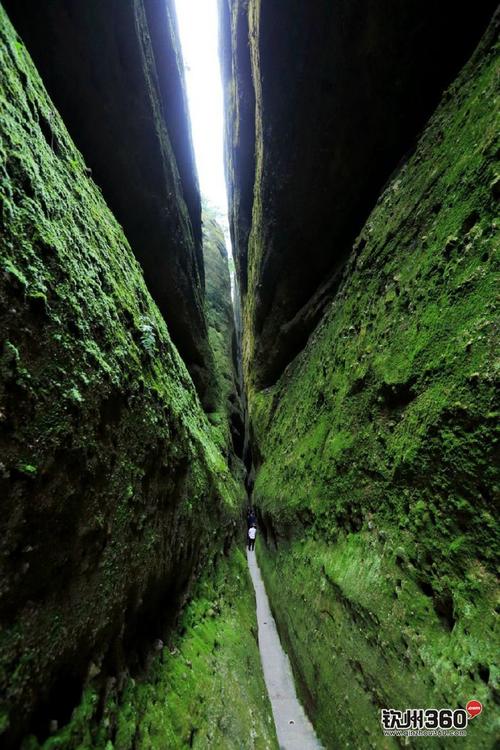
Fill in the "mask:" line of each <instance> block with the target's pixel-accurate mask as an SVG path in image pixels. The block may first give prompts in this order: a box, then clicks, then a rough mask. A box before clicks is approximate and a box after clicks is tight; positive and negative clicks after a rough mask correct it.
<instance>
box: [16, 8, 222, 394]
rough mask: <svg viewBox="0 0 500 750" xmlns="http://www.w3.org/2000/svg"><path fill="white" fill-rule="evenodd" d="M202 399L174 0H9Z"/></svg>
mask: <svg viewBox="0 0 500 750" xmlns="http://www.w3.org/2000/svg"><path fill="white" fill-rule="evenodd" d="M4 5H5V7H6V9H7V11H8V12H9V13H10V14H11V19H12V21H13V23H14V25H15V27H16V29H17V31H18V32H19V33H20V35H21V37H22V39H23V40H24V42H25V43H26V45H27V47H28V49H29V51H30V53H31V55H32V57H33V58H34V61H35V64H36V65H37V67H38V70H39V71H40V74H41V76H42V79H43V81H44V83H45V85H46V86H47V89H48V92H49V94H50V96H51V97H52V99H53V101H54V103H55V105H56V107H57V108H58V110H59V112H60V113H61V115H62V117H63V120H64V122H65V124H66V126H67V128H68V130H69V132H70V133H71V136H72V138H73V139H74V141H75V142H76V145H77V146H78V148H79V149H80V150H81V152H82V153H83V156H84V158H85V161H86V163H87V165H88V167H89V168H90V169H91V174H92V177H93V179H94V180H95V182H96V183H97V184H98V185H99V186H100V187H101V188H102V191H103V195H104V198H105V200H106V202H107V203H108V205H109V206H110V208H111V210H112V211H113V213H114V215H115V216H116V218H117V219H118V221H119V222H120V223H121V225H122V226H123V229H124V231H125V234H126V236H127V239H128V241H129V242H130V245H131V247H132V250H133V251H134V254H135V256H136V258H137V259H138V260H139V262H140V264H141V266H142V268H143V270H144V275H145V280H146V284H147V286H148V289H149V291H150V293H151V295H152V296H153V298H154V300H155V301H156V303H157V305H158V307H159V309H160V311H161V313H162V315H163V317H164V318H165V320H166V322H167V325H168V329H169V332H170V335H171V337H172V339H173V342H174V344H175V345H176V347H177V349H178V351H179V353H180V355H181V357H182V358H183V359H184V362H185V363H186V365H187V367H188V369H189V372H190V374H191V376H192V378H193V380H194V381H195V384H196V386H197V389H198V393H199V394H200V396H201V398H202V400H203V402H204V405H205V406H206V407H207V408H208V409H211V408H213V405H212V404H210V402H209V398H208V395H207V391H208V389H209V387H210V380H211V375H212V357H211V353H210V349H209V346H208V341H207V335H208V334H207V325H206V320H205V316H204V311H203V296H204V271H203V254H202V247H201V204H200V196H199V189H198V180H197V176H196V171H195V167H194V158H193V151H192V145H191V135H190V127H189V119H188V115H187V106H186V96H185V90H184V77H183V70H182V61H181V57H180V50H179V42H178V36H177V29H176V18H175V10H174V4H173V0H108V1H107V2H102V0H88V1H87V0H86V2H83V3H82V2H80V0H51V2H50V3H33V2H30V0H5V2H4Z"/></svg>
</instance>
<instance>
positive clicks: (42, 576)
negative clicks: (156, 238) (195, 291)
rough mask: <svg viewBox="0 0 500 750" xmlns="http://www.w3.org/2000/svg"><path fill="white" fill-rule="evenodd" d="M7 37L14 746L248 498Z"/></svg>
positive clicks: (0, 51) (2, 365) (4, 676)
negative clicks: (56, 685) (55, 690)
mask: <svg viewBox="0 0 500 750" xmlns="http://www.w3.org/2000/svg"><path fill="white" fill-rule="evenodd" d="M0 37H1V45H0V71H1V72H0V106H1V109H2V122H1V125H0V135H1V140H0V197H1V199H2V209H1V231H0V331H1V340H0V352H1V355H0V376H1V377H0V428H1V440H2V463H1V467H0V468H1V481H2V490H1V492H2V499H3V500H4V506H3V509H2V512H3V518H4V528H5V529H8V532H6V533H5V534H4V537H3V539H2V545H3V547H2V552H3V554H2V562H1V570H0V581H1V586H0V608H1V612H2V617H3V616H4V615H5V618H6V619H5V621H6V623H7V624H6V626H5V627H4V628H3V629H2V633H1V635H0V692H1V694H2V701H1V703H2V705H1V707H0V710H2V711H3V712H5V715H7V714H9V715H10V717H11V722H10V724H11V727H14V729H12V731H13V732H14V733H15V739H16V738H17V737H18V736H19V733H20V730H19V726H26V725H27V724H28V723H29V717H30V715H31V712H32V711H33V709H34V707H35V706H36V705H37V703H39V702H43V701H44V700H47V701H49V702H50V689H51V686H52V684H53V682H54V681H55V679H56V677H57V675H58V673H59V672H60V671H61V670H62V671H64V668H65V667H67V665H68V664H71V665H72V668H74V669H75V671H76V672H77V677H78V678H79V679H81V680H82V681H83V680H84V679H85V674H86V668H87V664H88V662H89V661H90V660H92V659H93V660H94V661H95V662H98V661H99V660H101V659H102V658H103V657H104V655H105V653H106V652H107V651H108V649H109V648H110V647H115V646H116V647H117V648H119V647H120V638H121V636H120V633H121V632H122V625H123V624H124V620H125V618H126V617H127V616H128V615H129V614H130V611H133V612H134V613H135V614H137V616H140V614H141V609H140V608H141V606H143V605H144V606H147V604H148V597H149V596H150V593H149V592H150V590H151V589H155V588H156V589H162V590H164V591H165V596H168V595H170V593H171V595H172V599H173V600H176V597H177V596H178V595H179V594H180V593H181V592H180V591H178V590H177V588H178V587H179V588H181V589H182V588H183V587H186V586H187V585H188V583H189V580H190V575H191V574H192V573H193V572H194V571H196V570H197V569H199V567H200V566H201V565H202V564H203V563H204V562H205V561H206V560H209V559H211V558H212V557H213V555H214V554H216V553H217V550H218V549H220V547H221V546H222V544H224V543H225V541H227V539H228V538H230V537H231V535H232V533H233V528H234V526H233V524H234V519H235V518H236V517H237V514H238V511H239V502H240V498H241V497H242V495H243V491H242V487H241V485H240V484H239V483H238V481H237V480H236V479H235V477H234V475H233V474H232V472H231V471H230V469H229V466H228V461H227V454H226V451H225V450H222V447H221V442H220V433H219V431H218V429H216V428H214V427H213V426H212V425H211V424H210V422H209V421H208V420H207V418H206V416H205V414H204V412H203V410H202V408H201V406H200V402H199V400H198V397H197V395H196V392H195V389H194V386H193V383H192V380H191V378H190V376H189V374H188V372H187V370H186V367H185V366H184V363H183V362H182V360H181V358H180V357H179V355H178V352H177V350H176V349H175V347H174V346H173V344H172V342H171V339H170V336H169V333H168V330H167V327H166V325H165V322H164V320H163V318H162V316H161V315H160V312H159V310H158V308H157V307H156V305H155V304H154V302H153V300H152V299H151V297H150V295H149V293H148V290H147V287H146V285H145V283H144V279H143V275H142V271H141V268H140V266H139V264H138V263H137V262H136V260H135V259H134V256H133V254H132V252H131V249H130V247H129V245H128V243H127V240H126V238H125V236H124V234H123V231H122V229H121V227H120V226H119V225H118V223H117V222H116V220H115V218H114V217H113V215H112V214H111V212H110V210H109V209H108V207H107V206H106V204H105V202H104V200H103V198H102V195H101V192H100V190H99V189H98V187H97V186H96V185H95V184H94V183H93V182H92V180H91V179H90V178H89V176H88V173H87V170H86V169H85V165H84V162H83V159H82V157H81V155H80V154H79V153H78V151H77V150H76V148H75V146H74V144H73V143H72V141H71V139H70V137H69V135H68V133H67V131H66V129H65V127H64V124H63V123H62V121H61V119H60V117H59V115H58V113H57V111H56V110H55V108H54V106H53V105H52V103H51V101H50V99H49V98H48V96H47V93H46V91H45V89H44V87H43V85H42V82H41V81H40V78H39V76H38V74H37V72H36V70H35V68H34V66H33V63H32V61H31V59H30V57H29V55H28V54H27V52H26V50H25V48H24V46H23V44H22V43H21V42H20V41H19V39H18V38H17V36H16V34H15V32H14V30H13V29H12V27H11V26H10V24H9V22H8V20H7V18H6V15H5V13H4V11H3V10H2V9H0ZM207 507H210V513H209V514H208V513H207ZM214 532H216V533H214ZM172 582H173V583H172ZM62 689H64V688H62ZM82 710H83V709H82ZM55 712H56V716H49V717H48V718H47V721H49V720H51V719H53V718H57V707H56V709H55Z"/></svg>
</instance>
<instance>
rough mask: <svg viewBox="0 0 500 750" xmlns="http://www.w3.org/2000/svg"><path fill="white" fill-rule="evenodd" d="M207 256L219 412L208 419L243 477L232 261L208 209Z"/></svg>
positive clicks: (205, 227)
mask: <svg viewBox="0 0 500 750" xmlns="http://www.w3.org/2000/svg"><path fill="white" fill-rule="evenodd" d="M203 256H204V261H205V276H206V312H207V321H208V335H209V342H210V347H211V349H212V352H213V356H214V363H215V378H214V381H213V388H214V391H213V393H212V394H211V399H210V400H211V402H212V403H213V404H214V406H215V408H214V410H213V411H212V412H210V413H209V414H208V418H209V420H210V422H211V423H212V424H213V425H214V426H215V427H217V428H218V429H219V430H220V433H221V446H222V447H223V450H224V452H225V454H226V456H227V459H228V461H229V462H230V463H231V465H232V466H233V468H234V470H235V471H236V472H237V473H239V474H240V475H242V473H243V466H242V464H241V459H242V458H243V448H244V441H245V426H244V416H243V405H242V393H241V383H240V380H239V376H238V365H239V363H238V341H237V334H236V329H235V320H234V313H233V305H232V303H231V278H230V272H229V259H228V253H227V249H226V243H225V240H224V234H223V232H222V229H221V227H220V225H219V224H218V222H217V217H216V213H215V212H214V210H213V209H211V208H210V207H209V206H208V205H206V206H204V209H203Z"/></svg>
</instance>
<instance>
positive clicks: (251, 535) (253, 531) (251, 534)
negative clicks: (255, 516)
mask: <svg viewBox="0 0 500 750" xmlns="http://www.w3.org/2000/svg"><path fill="white" fill-rule="evenodd" d="M256 536H257V527H256V526H255V524H254V523H253V524H252V525H251V526H250V528H249V529H248V549H249V550H250V551H252V550H253V549H255V537H256Z"/></svg>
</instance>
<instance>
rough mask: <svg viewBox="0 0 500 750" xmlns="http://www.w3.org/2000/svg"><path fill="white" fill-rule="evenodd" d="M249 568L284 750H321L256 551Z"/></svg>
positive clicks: (266, 671)
mask: <svg viewBox="0 0 500 750" xmlns="http://www.w3.org/2000/svg"><path fill="white" fill-rule="evenodd" d="M247 560H248V567H249V569H250V575H251V577H252V583H253V586H254V589H255V598H256V600H257V623H258V626H259V649H260V658H261V660H262V667H263V669H264V679H265V681H266V687H267V692H268V694H269V699H270V701H271V707H272V710H273V716H274V723H275V725H276V734H277V735H278V742H279V746H280V749H281V750H321V747H322V746H321V744H320V742H319V741H318V738H317V737H316V734H315V732H314V729H313V727H312V724H311V722H310V721H309V719H308V718H307V716H306V713H305V711H304V709H303V708H302V706H301V704H300V703H299V700H298V698H297V693H296V691H295V683H294V681H293V675H292V669H291V666H290V661H289V659H288V656H287V655H286V653H285V652H284V650H283V648H282V646H281V642H280V639H279V635H278V631H277V629H276V623H275V621H274V617H273V616H272V614H271V609H270V607H269V600H268V598H267V594H266V589H265V587H264V582H263V580H262V576H261V574H260V568H259V566H258V564H257V560H256V558H255V552H249V551H248V550H247Z"/></svg>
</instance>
